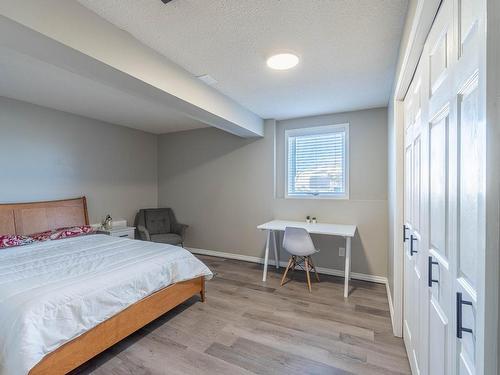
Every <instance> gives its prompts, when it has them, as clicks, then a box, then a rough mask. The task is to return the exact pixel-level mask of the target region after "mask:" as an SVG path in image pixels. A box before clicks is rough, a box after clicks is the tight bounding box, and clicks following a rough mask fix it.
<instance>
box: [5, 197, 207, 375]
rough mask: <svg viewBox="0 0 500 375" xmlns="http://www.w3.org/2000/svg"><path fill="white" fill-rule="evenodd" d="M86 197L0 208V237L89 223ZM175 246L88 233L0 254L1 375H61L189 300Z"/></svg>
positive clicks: (200, 283)
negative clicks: (5, 234) (6, 234)
mask: <svg viewBox="0 0 500 375" xmlns="http://www.w3.org/2000/svg"><path fill="white" fill-rule="evenodd" d="M88 222H89V221H88V214H87V208H86V200H85V198H78V199H71V200H63V201H51V202H38V203H22V204H4V205H0V234H3V233H16V234H30V233H35V232H41V231H44V230H47V229H55V228H59V227H63V226H74V225H84V224H88ZM211 276H212V273H211V272H210V270H209V269H208V268H207V267H206V266H205V265H204V264H203V263H202V262H201V261H199V260H198V259H197V258H195V257H194V256H193V255H192V254H191V253H189V252H188V251H187V250H185V249H182V248H180V247H177V246H171V245H165V244H159V243H153V242H143V241H136V240H130V239H124V238H117V237H111V236H106V235H103V234H92V235H86V236H80V237H72V238H65V239H60V240H56V241H45V242H36V243H33V244H29V245H26V246H20V247H13V248H9V249H1V250H0V374H2V375H3V374H9V375H11V374H12V375H16V374H26V373H29V374H64V373H67V372H69V371H71V370H72V369H74V368H76V367H78V366H79V365H81V364H83V363H84V362H86V361H87V360H89V359H90V358H92V357H94V356H95V355H97V354H99V353H100V352H102V351H104V350H105V349H107V348H109V347H110V346H112V345H114V344H115V343H117V342H118V341H120V340H122V339H123V338H125V337H126V336H128V335H130V334H131V333H133V332H135V331H136V330H138V329H139V328H141V327H143V326H144V325H146V324H148V323H149V322H151V321H153V320H154V319H156V318H158V317H159V316H161V315H163V314H164V313H166V312H167V311H169V310H171V309H172V308H174V307H175V306H177V305H179V304H181V303H182V302H184V301H185V300H187V299H188V298H190V297H192V296H193V295H196V294H200V296H201V299H202V301H204V298H205V279H208V278H210V277H211Z"/></svg>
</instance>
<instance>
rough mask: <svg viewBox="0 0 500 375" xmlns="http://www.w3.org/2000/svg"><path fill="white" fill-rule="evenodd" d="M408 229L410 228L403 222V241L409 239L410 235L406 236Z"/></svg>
mask: <svg viewBox="0 0 500 375" xmlns="http://www.w3.org/2000/svg"><path fill="white" fill-rule="evenodd" d="M407 230H408V227H407V226H406V225H404V224H403V242H406V240H408V237H406V231H407Z"/></svg>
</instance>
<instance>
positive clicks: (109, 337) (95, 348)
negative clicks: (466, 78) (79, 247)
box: [0, 197, 205, 375]
mask: <svg viewBox="0 0 500 375" xmlns="http://www.w3.org/2000/svg"><path fill="white" fill-rule="evenodd" d="M88 224H89V217H88V212H87V201H86V199H85V197H81V198H75V199H66V200H58V201H48V202H32V203H13V204H0V234H31V233H37V232H43V231H46V230H49V229H57V228H61V227H67V226H74V225H88ZM198 293H199V294H200V297H201V301H202V302H205V277H204V276H200V277H196V278H194V279H191V280H186V281H183V282H179V283H176V284H172V285H169V286H168V287H165V288H163V289H160V290H159V291H157V292H155V293H153V294H151V295H149V296H147V297H145V298H143V299H142V300H140V301H138V302H136V303H134V304H132V305H131V306H129V307H127V308H126V309H125V310H123V311H121V312H119V313H118V314H116V315H114V316H113V317H111V318H109V319H107V320H105V321H104V322H102V323H100V324H99V325H97V326H95V327H94V328H92V329H90V330H89V331H87V332H85V333H84V334H82V335H81V336H78V337H76V338H75V339H73V340H71V341H69V342H67V343H66V344H64V345H62V346H61V347H59V348H58V349H56V350H54V351H53V352H51V353H49V354H47V355H46V356H45V357H44V358H43V359H42V360H41V361H40V362H39V363H38V364H36V365H35V367H33V368H32V369H31V371H30V372H29V374H30V375H38V374H50V375H56V374H66V373H68V372H69V371H71V370H73V369H75V368H77V367H78V366H80V365H81V364H83V363H85V362H87V361H88V360H89V359H91V358H93V357H95V356H96V355H97V354H99V353H101V352H103V351H104V350H106V349H108V348H109V347H111V346H113V345H114V344H116V343H117V342H119V341H121V340H122V339H124V338H125V337H127V336H129V335H130V334H132V333H134V332H135V331H137V330H138V329H140V328H142V327H144V326H145V325H146V324H148V323H150V322H152V321H153V320H155V319H157V318H158V317H160V316H161V315H163V314H165V313H166V312H168V311H170V310H172V309H173V308H174V307H176V306H178V305H179V304H181V303H183V302H184V301H186V300H187V299H189V298H191V297H192V296H194V295H196V294H198Z"/></svg>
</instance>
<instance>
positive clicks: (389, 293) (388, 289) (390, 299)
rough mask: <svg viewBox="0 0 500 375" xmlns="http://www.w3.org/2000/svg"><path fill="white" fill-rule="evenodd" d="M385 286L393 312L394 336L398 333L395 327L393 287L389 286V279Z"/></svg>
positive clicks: (390, 309)
mask: <svg viewBox="0 0 500 375" xmlns="http://www.w3.org/2000/svg"><path fill="white" fill-rule="evenodd" d="M385 288H386V289H387V299H388V300H389V312H390V313H391V323H392V332H393V333H394V336H397V335H396V332H397V331H396V328H395V327H394V323H395V320H394V304H393V303H392V295H391V287H390V286H389V281H387V283H386V284H385Z"/></svg>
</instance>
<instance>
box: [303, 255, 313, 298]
mask: <svg viewBox="0 0 500 375" xmlns="http://www.w3.org/2000/svg"><path fill="white" fill-rule="evenodd" d="M308 258H309V257H305V259H304V264H305V266H306V275H307V286H308V288H309V293H311V276H309V260H308Z"/></svg>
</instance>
